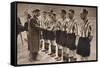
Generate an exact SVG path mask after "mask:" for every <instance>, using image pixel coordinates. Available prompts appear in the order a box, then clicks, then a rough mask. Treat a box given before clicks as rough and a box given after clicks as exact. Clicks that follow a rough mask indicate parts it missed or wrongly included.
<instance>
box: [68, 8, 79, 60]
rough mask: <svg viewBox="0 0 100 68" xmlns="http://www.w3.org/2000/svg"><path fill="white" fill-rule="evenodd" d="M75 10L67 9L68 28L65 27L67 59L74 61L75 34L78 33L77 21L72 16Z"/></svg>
mask: <svg viewBox="0 0 100 68" xmlns="http://www.w3.org/2000/svg"><path fill="white" fill-rule="evenodd" d="M74 14H75V11H74V10H73V9H69V12H68V18H69V21H68V28H67V30H68V31H67V47H68V48H69V58H70V60H69V61H76V44H75V43H76V36H77V33H78V27H77V21H76V19H75V17H74Z"/></svg>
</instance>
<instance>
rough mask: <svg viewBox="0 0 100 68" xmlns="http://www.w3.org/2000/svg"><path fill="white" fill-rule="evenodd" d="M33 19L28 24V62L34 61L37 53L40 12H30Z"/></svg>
mask: <svg viewBox="0 0 100 68" xmlns="http://www.w3.org/2000/svg"><path fill="white" fill-rule="evenodd" d="M32 15H33V17H32V18H31V19H30V23H28V50H29V51H30V59H29V60H30V61H36V60H37V55H38V51H39V41H40V30H39V26H40V24H39V19H38V17H39V15H40V10H39V9H35V10H33V11H32Z"/></svg>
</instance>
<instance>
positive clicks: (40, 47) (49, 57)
mask: <svg viewBox="0 0 100 68" xmlns="http://www.w3.org/2000/svg"><path fill="white" fill-rule="evenodd" d="M96 23H97V7H89V6H71V5H53V4H51V5H50V4H37V3H36V4H34V3H33V4H32V3H30V4H29V3H17V22H16V25H17V31H16V32H17V64H18V65H21V64H45V63H61V62H65V63H70V62H80V61H93V60H97V43H96V42H97V36H96V35H97V34H96V33H97V32H96V30H97V29H96V27H97V25H96Z"/></svg>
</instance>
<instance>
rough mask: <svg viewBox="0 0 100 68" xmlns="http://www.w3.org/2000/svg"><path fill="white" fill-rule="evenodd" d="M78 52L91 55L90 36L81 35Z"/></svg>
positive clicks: (85, 55) (84, 55) (86, 55)
mask: <svg viewBox="0 0 100 68" xmlns="http://www.w3.org/2000/svg"><path fill="white" fill-rule="evenodd" d="M77 54H79V55H81V56H83V57H88V56H90V40H89V38H88V37H80V38H79V42H78V46H77Z"/></svg>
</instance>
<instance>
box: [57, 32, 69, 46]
mask: <svg viewBox="0 0 100 68" xmlns="http://www.w3.org/2000/svg"><path fill="white" fill-rule="evenodd" d="M66 41H67V33H66V31H61V30H58V31H56V43H57V44H59V45H62V46H66Z"/></svg>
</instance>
